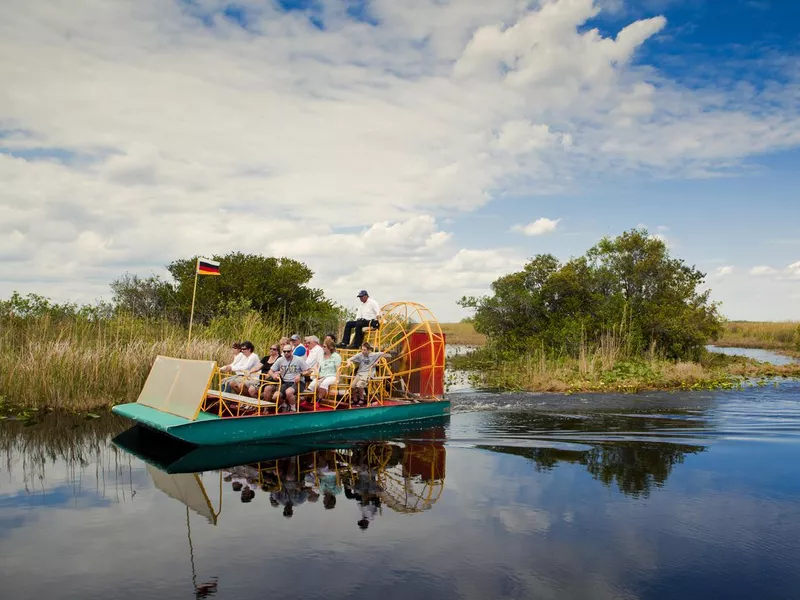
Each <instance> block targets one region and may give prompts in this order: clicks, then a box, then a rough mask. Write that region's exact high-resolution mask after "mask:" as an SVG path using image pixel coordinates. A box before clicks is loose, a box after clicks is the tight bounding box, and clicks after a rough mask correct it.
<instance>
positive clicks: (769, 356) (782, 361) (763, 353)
mask: <svg viewBox="0 0 800 600" xmlns="http://www.w3.org/2000/svg"><path fill="white" fill-rule="evenodd" d="M706 348H707V349H708V350H710V351H711V352H719V353H720V354H729V355H736V356H744V357H747V358H752V359H754V360H758V361H761V362H767V363H772V364H773V365H791V364H795V363H797V362H798V360H797V359H796V358H793V357H791V356H784V355H783V354H778V353H777V352H771V351H769V350H761V349H760V348H722V347H719V346H706Z"/></svg>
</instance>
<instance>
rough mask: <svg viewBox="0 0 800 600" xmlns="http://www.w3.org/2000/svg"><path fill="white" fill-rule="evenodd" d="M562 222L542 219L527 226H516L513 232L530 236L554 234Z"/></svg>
mask: <svg viewBox="0 0 800 600" xmlns="http://www.w3.org/2000/svg"><path fill="white" fill-rule="evenodd" d="M560 222H561V219H548V218H547V217H541V218H540V219H536V220H535V221H533V222H531V223H528V224H527V225H514V226H513V227H512V228H511V230H512V231H518V232H520V233H523V234H525V235H530V236H533V235H544V234H545V233H553V232H554V231H555V230H556V228H557V227H558V224H559V223H560Z"/></svg>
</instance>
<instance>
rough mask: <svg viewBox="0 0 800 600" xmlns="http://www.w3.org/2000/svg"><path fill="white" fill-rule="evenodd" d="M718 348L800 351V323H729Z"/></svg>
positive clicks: (717, 343) (718, 343)
mask: <svg viewBox="0 0 800 600" xmlns="http://www.w3.org/2000/svg"><path fill="white" fill-rule="evenodd" d="M714 343H715V344H716V345H717V346H737V347H740V348H766V349H773V350H794V351H796V352H797V351H800V323H797V322H796V321H783V322H772V321H760V322H759V321H728V322H727V323H725V329H724V331H723V334H722V337H721V338H720V339H719V340H717V341H716V342H714Z"/></svg>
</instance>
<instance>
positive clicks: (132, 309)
mask: <svg viewBox="0 0 800 600" xmlns="http://www.w3.org/2000/svg"><path fill="white" fill-rule="evenodd" d="M111 291H112V292H113V294H114V295H113V303H114V306H116V307H117V309H119V310H122V311H124V312H126V313H128V314H130V315H133V316H135V317H140V318H144V319H153V318H158V317H162V318H168V319H176V318H177V317H178V316H179V314H180V310H179V307H178V303H177V299H176V297H175V288H174V286H172V285H171V284H170V283H168V282H166V281H164V280H162V279H161V278H160V277H159V276H158V275H151V276H150V277H139V276H138V275H132V274H130V273H125V274H124V275H122V276H121V277H119V278H117V279H115V280H114V281H112V282H111Z"/></svg>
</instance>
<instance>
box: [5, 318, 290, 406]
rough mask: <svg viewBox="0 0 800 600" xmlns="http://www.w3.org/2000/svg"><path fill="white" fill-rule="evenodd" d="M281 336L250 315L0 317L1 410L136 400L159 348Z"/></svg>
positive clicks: (195, 353)
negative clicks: (188, 324) (181, 320)
mask: <svg viewBox="0 0 800 600" xmlns="http://www.w3.org/2000/svg"><path fill="white" fill-rule="evenodd" d="M279 337H280V330H279V328H278V327H277V326H276V325H274V324H271V323H266V322H264V321H262V320H261V319H260V318H259V317H258V316H257V315H254V314H250V315H245V316H244V317H243V318H241V319H232V318H228V317H225V318H222V319H220V320H215V321H212V322H211V323H210V324H209V325H208V326H207V327H200V328H196V329H195V331H194V334H193V339H192V342H191V344H189V345H187V331H186V329H185V328H183V327H179V326H176V325H173V324H170V323H168V322H159V321H147V320H142V319H132V318H126V317H125V316H117V317H114V318H112V319H98V320H92V319H84V318H80V317H68V318H54V317H53V316H52V315H47V314H45V315H41V316H38V317H28V318H19V317H15V316H9V315H6V316H3V317H2V318H0V401H1V402H2V404H3V406H5V407H6V410H8V409H9V407H16V408H37V409H44V408H53V409H66V410H73V411H86V410H92V409H96V408H99V407H105V406H111V405H113V404H117V403H120V402H131V401H135V400H136V398H137V396H138V394H139V391H140V390H141V388H142V385H143V384H144V381H145V379H146V377H147V374H148V372H149V371H150V367H151V366H152V364H153V361H154V360H155V357H156V356H158V355H159V354H163V355H168V356H175V357H179V358H195V359H211V360H217V361H220V362H222V363H226V362H228V361H229V359H230V357H231V350H230V344H231V341H232V340H243V339H250V340H252V341H253V343H254V344H255V345H256V351H257V352H259V351H263V348H265V347H266V346H267V345H268V344H270V343H273V342H274V341H276V340H277V339H278V338H279Z"/></svg>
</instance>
